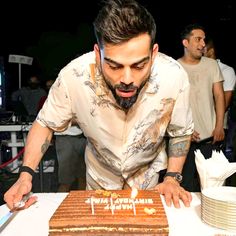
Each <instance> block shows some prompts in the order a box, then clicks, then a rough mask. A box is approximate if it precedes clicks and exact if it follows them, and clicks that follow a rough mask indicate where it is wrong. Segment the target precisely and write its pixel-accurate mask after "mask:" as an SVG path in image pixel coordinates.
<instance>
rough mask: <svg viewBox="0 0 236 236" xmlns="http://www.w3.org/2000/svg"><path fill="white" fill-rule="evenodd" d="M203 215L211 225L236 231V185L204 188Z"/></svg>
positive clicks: (205, 220) (204, 219)
mask: <svg viewBox="0 0 236 236" xmlns="http://www.w3.org/2000/svg"><path fill="white" fill-rule="evenodd" d="M201 217H202V220H203V221H204V222H205V223H207V224H209V225H211V226H214V227H217V228H221V229H225V230H229V231H233V232H236V187H228V186H220V187H211V188H205V189H203V190H202V204H201Z"/></svg>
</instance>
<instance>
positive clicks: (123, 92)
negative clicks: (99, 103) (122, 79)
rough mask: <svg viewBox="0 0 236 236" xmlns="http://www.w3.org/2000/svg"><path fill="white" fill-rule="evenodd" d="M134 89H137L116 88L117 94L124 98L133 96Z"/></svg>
mask: <svg viewBox="0 0 236 236" xmlns="http://www.w3.org/2000/svg"><path fill="white" fill-rule="evenodd" d="M136 91H137V90H136V89H133V90H121V89H116V93H117V95H118V96H120V97H124V98H129V97H132V96H134V95H135V93H136Z"/></svg>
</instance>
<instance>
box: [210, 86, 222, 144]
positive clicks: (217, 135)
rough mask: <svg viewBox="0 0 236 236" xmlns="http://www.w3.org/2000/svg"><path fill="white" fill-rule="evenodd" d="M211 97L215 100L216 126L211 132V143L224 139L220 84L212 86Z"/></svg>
mask: <svg viewBox="0 0 236 236" xmlns="http://www.w3.org/2000/svg"><path fill="white" fill-rule="evenodd" d="M213 95H214V99H215V110H216V125H215V129H214V130H213V137H214V140H213V143H214V142H217V141H222V140H223V139H224V128H223V126H224V114H225V98H224V91H223V85H222V82H216V83H214V84H213Z"/></svg>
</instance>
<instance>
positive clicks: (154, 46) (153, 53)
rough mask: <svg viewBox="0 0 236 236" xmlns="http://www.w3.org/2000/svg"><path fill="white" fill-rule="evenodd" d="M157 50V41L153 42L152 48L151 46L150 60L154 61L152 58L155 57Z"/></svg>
mask: <svg viewBox="0 0 236 236" xmlns="http://www.w3.org/2000/svg"><path fill="white" fill-rule="evenodd" d="M158 50H159V46H158V44H157V43H155V44H154V45H153V48H152V61H154V59H155V57H156V55H157V53H158Z"/></svg>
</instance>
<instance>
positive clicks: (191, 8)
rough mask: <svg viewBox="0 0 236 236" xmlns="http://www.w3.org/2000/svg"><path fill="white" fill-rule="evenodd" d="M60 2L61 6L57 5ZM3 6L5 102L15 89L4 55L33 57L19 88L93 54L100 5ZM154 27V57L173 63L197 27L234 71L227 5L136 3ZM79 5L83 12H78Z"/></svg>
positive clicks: (0, 50) (233, 11)
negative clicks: (185, 35) (183, 35)
mask: <svg viewBox="0 0 236 236" xmlns="http://www.w3.org/2000/svg"><path fill="white" fill-rule="evenodd" d="M60 2H62V3H60ZM60 2H59V1H58V2H49V1H47V2H46V1H45V2H44V1H31V2H25V1H18V2H15V1H8V2H7V3H5V5H4V6H1V15H0V24H1V25H0V35H1V38H0V40H1V43H0V56H2V57H3V59H4V67H5V71H6V96H7V97H8V96H9V94H10V93H11V92H12V90H15V89H17V88H18V66H17V64H13V63H8V56H9V54H19V55H26V56H32V57H34V61H33V65H32V66H28V65H22V84H23V85H24V84H25V81H26V79H27V77H28V76H29V74H32V73H38V74H40V75H41V78H42V81H45V80H46V79H48V78H56V75H57V73H58V72H59V70H60V69H61V68H62V67H63V66H64V65H66V64H67V63H68V62H69V61H70V60H71V59H73V58H74V57H76V56H78V55H79V54H81V53H84V52H86V51H90V50H93V44H94V42H95V38H94V35H93V28H92V22H93V20H94V18H95V17H96V14H97V12H98V9H99V8H100V5H101V3H100V1H91V0H87V1H85V2H83V3H82V1H77V2H76V1H75V0H74V1H73V2H72V1H71V2H70V1H60ZM139 2H141V3H142V4H143V5H145V6H146V7H147V8H148V10H149V11H150V12H151V13H152V15H153V16H154V18H155V20H156V24H157V42H158V44H159V47H160V51H161V52H163V53H166V54H168V55H170V56H172V57H174V58H178V57H180V56H181V55H182V53H183V49H182V44H181V41H180V38H179V35H180V31H181V30H182V28H183V27H184V26H185V25H187V24H189V23H195V22H197V23H200V24H202V25H203V26H204V27H205V28H206V32H207V34H208V35H211V36H212V37H213V39H214V40H215V43H216V46H217V49H218V57H219V58H220V59H221V61H222V62H224V63H226V64H229V65H231V66H233V67H234V68H236V59H235V52H236V50H235V48H236V46H235V45H236V37H235V36H234V35H235V34H236V32H235V29H236V27H235V15H236V8H235V3H234V2H233V0H224V1H221V2H220V3H216V2H213V1H212V2H209V1H173V2H172V1H165V0H162V1H158V0H140V1H139ZM82 4H83V5H84V6H82Z"/></svg>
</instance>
